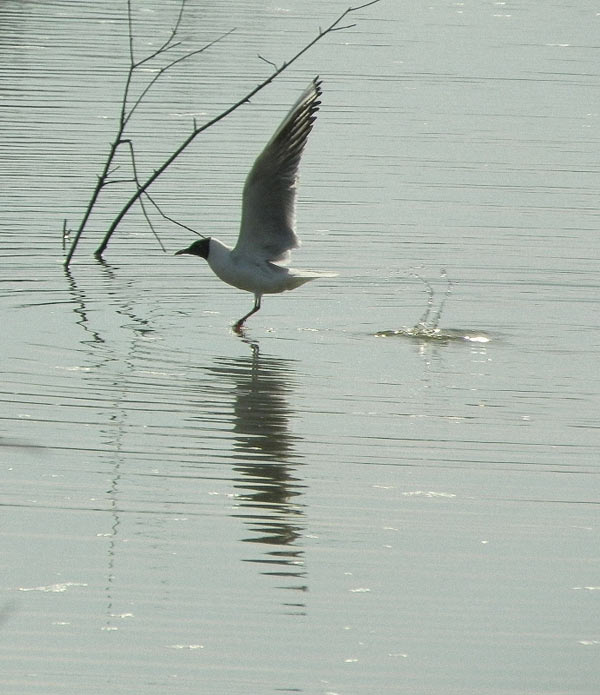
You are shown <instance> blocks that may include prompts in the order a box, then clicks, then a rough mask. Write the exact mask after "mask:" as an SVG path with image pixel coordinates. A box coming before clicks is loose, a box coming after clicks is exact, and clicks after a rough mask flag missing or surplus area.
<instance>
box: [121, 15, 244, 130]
mask: <svg viewBox="0 0 600 695" xmlns="http://www.w3.org/2000/svg"><path fill="white" fill-rule="evenodd" d="M234 31H235V27H234V28H233V29H230V30H229V31H226V32H225V33H224V34H221V36H219V37H217V38H216V39H214V40H213V41H210V42H209V43H207V44H206V45H204V46H202V48H198V49H196V50H195V51H190V52H189V53H186V54H185V55H183V56H180V57H179V58H176V59H175V60H173V61H171V62H170V63H168V64H167V65H164V66H163V67H162V68H160V69H159V70H158V72H157V73H156V75H154V77H153V78H152V79H151V80H150V82H148V84H147V85H146V86H145V87H144V89H143V90H142V91H141V93H140V95H139V96H138V98H137V99H136V100H135V102H134V104H133V106H132V107H131V109H130V110H129V112H128V113H127V115H126V116H125V120H124V124H125V125H127V122H128V121H129V120H130V118H131V117H132V116H133V113H134V111H135V110H136V109H137V107H138V106H139V105H140V103H141V102H142V100H143V99H144V97H145V96H146V94H148V92H149V91H150V90H151V89H152V87H153V86H154V85H155V84H156V83H157V82H158V80H159V79H160V78H161V77H162V76H163V75H164V74H165V72H167V70H170V69H171V68H172V67H175V65H178V64H179V63H182V62H183V61H184V60H187V59H188V58H192V57H194V56H196V55H198V54H200V53H204V51H206V50H207V49H209V48H212V46H214V45H215V44H216V43H219V41H222V40H223V39H225V38H227V36H229V35H230V34H232V33H233V32H234ZM139 65H141V63H138V64H137V65H136V67H139Z"/></svg>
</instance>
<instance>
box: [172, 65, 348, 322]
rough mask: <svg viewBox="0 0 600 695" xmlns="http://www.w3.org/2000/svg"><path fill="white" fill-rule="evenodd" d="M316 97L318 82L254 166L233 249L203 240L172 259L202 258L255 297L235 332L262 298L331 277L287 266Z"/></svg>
mask: <svg viewBox="0 0 600 695" xmlns="http://www.w3.org/2000/svg"><path fill="white" fill-rule="evenodd" d="M320 96H321V81H320V80H319V78H318V77H316V78H315V79H314V80H313V81H312V82H311V83H310V85H309V86H308V87H307V88H306V89H305V90H304V92H303V93H302V95H301V96H300V98H299V99H298V101H297V102H296V103H295V104H294V106H293V107H292V108H291V109H290V112H289V113H288V115H287V116H286V117H285V118H284V119H283V122H282V123H281V125H280V126H279V128H278V129H277V130H276V131H275V134H274V135H273V137H272V138H271V139H270V140H269V142H268V143H267V145H266V147H265V148H264V150H263V151H262V152H261V154H260V155H259V157H258V158H257V160H256V161H255V162H254V166H253V167H252V169H251V170H250V173H249V174H248V177H247V178H246V183H245V184H244V194H243V201H242V222H241V225H240V233H239V236H238V240H237V244H236V245H235V247H234V248H233V249H232V248H230V247H229V246H226V245H225V244H223V243H222V242H221V241H219V240H218V239H214V238H212V237H206V238H203V239H200V240H198V241H195V242H194V243H193V244H192V245H191V246H189V247H188V248H186V249H182V250H181V251H177V253H176V254H175V255H181V254H186V253H187V254H191V255H193V256H200V257H201V258H204V259H206V261H207V262H208V265H209V266H210V268H211V270H212V271H213V272H214V273H215V275H217V276H218V277H219V278H221V280H223V282H226V283H228V284H229V285H233V286H234V287H238V288H239V289H241V290H246V292H252V293H253V294H254V307H253V308H252V310H251V311H249V312H248V313H247V314H246V315H245V316H242V318H241V319H240V320H239V321H237V322H236V323H235V324H234V326H233V328H234V330H236V331H239V330H240V329H241V327H242V325H243V323H244V321H245V320H246V319H247V318H248V317H249V316H252V314H254V313H256V312H257V311H258V310H259V309H260V300H261V297H262V296H263V294H275V293H278V292H285V291H286V290H293V289H295V288H296V287H300V285H303V284H304V283H305V282H309V281H310V280H314V279H315V278H319V277H332V276H334V275H335V273H317V272H312V271H309V270H295V269H293V268H288V267H287V264H288V263H289V261H290V256H291V253H290V252H291V250H292V249H295V248H298V247H299V246H300V240H299V239H298V237H297V236H296V231H295V227H296V191H297V182H298V166H299V164H300V158H301V156H302V151H303V150H304V146H305V145H306V140H307V138H308V134H309V133H310V131H311V129H312V127H313V123H314V121H315V119H316V117H317V116H316V114H317V111H318V109H319V104H320V103H321V102H320V101H319V97H320Z"/></svg>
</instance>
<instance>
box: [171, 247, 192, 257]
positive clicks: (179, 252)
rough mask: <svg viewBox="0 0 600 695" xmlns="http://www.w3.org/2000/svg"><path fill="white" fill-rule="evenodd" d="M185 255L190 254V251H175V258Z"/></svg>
mask: <svg viewBox="0 0 600 695" xmlns="http://www.w3.org/2000/svg"><path fill="white" fill-rule="evenodd" d="M184 253H189V250H188V249H181V251H175V254H174V255H175V256H181V255H182V254H184Z"/></svg>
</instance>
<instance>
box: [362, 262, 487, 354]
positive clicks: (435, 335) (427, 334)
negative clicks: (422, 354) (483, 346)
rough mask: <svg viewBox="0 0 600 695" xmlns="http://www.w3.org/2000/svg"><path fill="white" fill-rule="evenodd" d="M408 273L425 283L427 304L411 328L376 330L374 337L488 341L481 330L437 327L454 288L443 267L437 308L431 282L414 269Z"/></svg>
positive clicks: (441, 340) (472, 341)
mask: <svg viewBox="0 0 600 695" xmlns="http://www.w3.org/2000/svg"><path fill="white" fill-rule="evenodd" d="M410 275H412V276H413V277H415V278H417V279H418V280H420V281H421V282H422V283H423V284H424V285H425V289H426V291H427V306H426V307H425V311H424V312H423V315H422V316H421V318H420V319H419V321H418V322H417V323H416V324H415V325H414V326H412V328H398V329H396V330H388V331H378V332H377V333H375V337H377V338H389V337H392V336H402V337H405V338H417V339H420V340H428V341H440V342H448V341H450V340H459V341H460V340H462V341H467V342H471V343H489V342H490V340H491V338H490V337H489V336H488V335H487V334H486V333H484V332H483V331H477V330H467V329H461V328H440V327H439V323H440V319H441V316H442V312H443V311H444V307H445V306H446V302H447V301H448V298H449V297H450V295H451V294H452V290H453V288H454V285H453V283H452V280H451V279H450V278H449V277H448V273H447V272H446V269H445V268H442V269H441V270H440V276H441V278H442V279H443V280H445V281H446V290H445V292H444V296H443V297H442V299H441V301H440V302H439V304H438V306H437V308H435V290H434V289H433V286H432V284H431V283H430V282H429V281H428V280H427V279H426V278H424V277H423V276H422V275H420V274H419V273H417V272H416V271H415V270H411V271H410Z"/></svg>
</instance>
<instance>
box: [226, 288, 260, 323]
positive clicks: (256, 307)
mask: <svg viewBox="0 0 600 695" xmlns="http://www.w3.org/2000/svg"><path fill="white" fill-rule="evenodd" d="M261 296H262V295H260V294H255V295H254V306H253V307H252V310H251V311H249V312H248V313H247V314H246V315H245V316H242V318H241V319H240V320H239V321H236V322H235V323H234V324H233V330H234V331H236V332H238V333H239V331H240V330H241V328H242V326H243V325H244V321H245V320H246V319H247V318H248V317H249V316H252V314H256V312H257V311H258V310H259V309H260V298H261Z"/></svg>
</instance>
